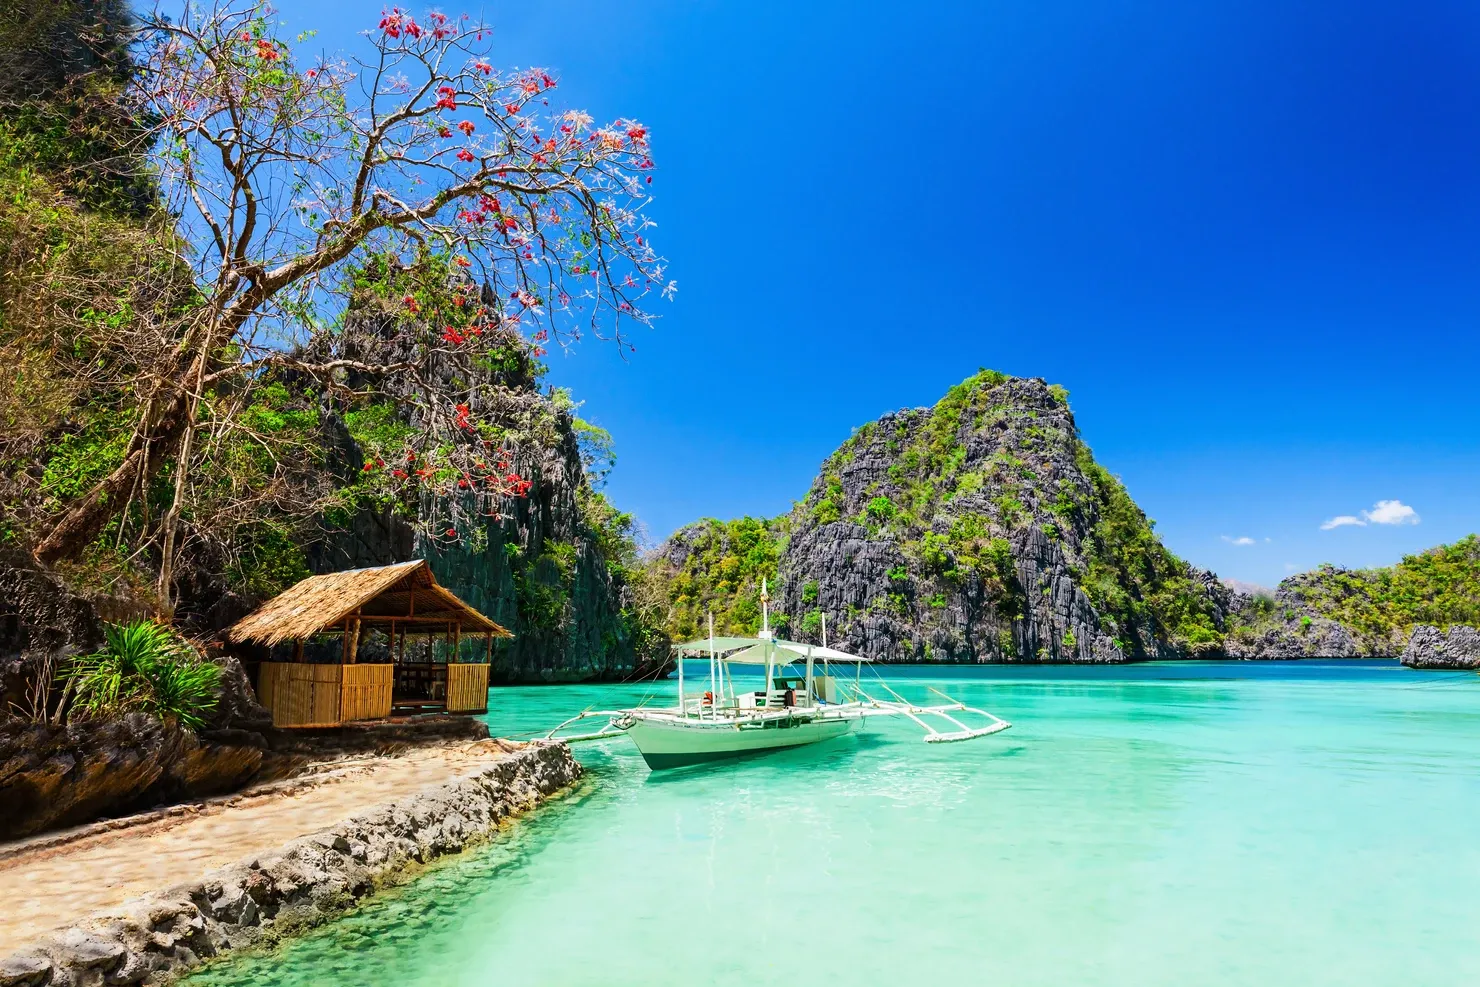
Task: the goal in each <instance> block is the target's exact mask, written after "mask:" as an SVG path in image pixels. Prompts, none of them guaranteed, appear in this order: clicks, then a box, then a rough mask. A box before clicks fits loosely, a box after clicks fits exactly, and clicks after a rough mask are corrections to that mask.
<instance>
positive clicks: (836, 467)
mask: <svg viewBox="0 0 1480 987" xmlns="http://www.w3.org/2000/svg"><path fill="white" fill-rule="evenodd" d="M647 567H648V572H649V579H650V580H651V581H652V582H653V583H654V584H655V585H656V586H657V587H659V589H660V593H661V596H662V597H663V599H665V600H666V602H667V605H668V618H667V623H666V627H665V629H666V630H667V632H668V634H670V635H671V636H673V637H674V638H679V639H682V638H692V637H695V636H698V635H700V634H701V633H702V629H703V627H704V616H705V614H706V613H707V612H713V613H714V614H715V619H716V629H717V630H719V631H721V632H722V633H735V634H743V633H753V632H754V631H755V630H756V629H757V627H758V626H759V621H760V600H759V592H760V585H761V580H762V579H763V578H764V579H766V580H768V581H769V584H770V585H771V586H772V587H773V588H774V589H773V592H774V593H775V596H776V606H775V609H774V610H773V619H775V620H777V621H779V624H780V626H781V627H782V628H783V629H784V630H785V632H786V633H787V634H789V635H791V636H793V637H797V638H799V639H801V640H819V639H820V633H821V628H822V624H823V621H824V618H825V619H826V623H827V627H828V630H829V633H830V640H831V641H832V642H837V643H839V645H840V646H842V647H846V648H848V649H850V650H854V651H857V652H859V653H862V654H865V655H867V656H868V657H870V658H873V659H874V660H877V661H906V662H908V661H943V662H1005V661H1048V662H1120V661H1143V660H1156V659H1179V658H1304V657H1378V656H1396V655H1400V654H1402V653H1403V651H1404V649H1405V647H1406V646H1407V644H1408V641H1409V639H1410V636H1411V635H1412V633H1413V631H1414V629H1415V628H1416V627H1421V626H1425V625H1433V626H1435V627H1438V628H1446V629H1447V628H1448V627H1449V626H1451V625H1475V624H1480V540H1477V538H1476V537H1475V536H1474V535H1471V536H1469V537H1467V538H1465V539H1463V540H1461V541H1459V542H1456V543H1455V544H1453V545H1448V546H1441V547H1438V548H1435V549H1432V550H1430V551H1428V552H1424V553H1420V554H1418V555H1413V556H1408V557H1406V558H1404V559H1403V560H1402V561H1401V562H1399V563H1398V564H1396V565H1394V566H1392V567H1389V568H1385V569H1370V570H1346V569H1341V568H1338V567H1335V566H1329V565H1327V566H1322V567H1321V568H1319V569H1317V570H1315V571H1314V572H1309V573H1302V574H1299V575H1296V576H1292V577H1290V578H1288V579H1286V580H1284V581H1283V582H1281V583H1280V585H1279V586H1278V587H1277V588H1276V589H1275V590H1274V591H1273V592H1272V593H1261V592H1257V591H1256V592H1252V593H1250V592H1244V591H1240V589H1235V588H1233V587H1231V586H1229V585H1227V584H1225V583H1224V582H1223V581H1221V580H1219V579H1218V578H1217V576H1215V575H1214V574H1213V573H1211V572H1208V571H1206V570H1203V569H1199V568H1197V567H1196V566H1193V565H1191V564H1189V563H1188V562H1186V561H1184V560H1182V559H1180V558H1178V557H1177V556H1176V555H1174V554H1173V553H1172V552H1171V551H1169V550H1168V549H1167V548H1166V546H1165V545H1163V544H1162V542H1161V539H1160V538H1159V537H1158V536H1157V535H1156V532H1155V522H1154V521H1152V520H1151V519H1149V518H1147V517H1146V514H1145V512H1144V511H1142V510H1141V509H1140V507H1138V506H1137V505H1136V503H1135V501H1134V500H1132V498H1131V496H1130V494H1129V493H1128V492H1127V491H1126V489H1125V487H1124V486H1123V485H1122V484H1121V482H1120V481H1119V480H1118V479H1117V478H1116V477H1115V476H1113V475H1112V474H1111V473H1110V472H1109V471H1107V470H1106V469H1105V468H1104V467H1103V466H1101V465H1100V464H1099V463H1097V462H1096V461H1095V458H1094V455H1093V453H1091V451H1090V449H1089V447H1088V446H1086V445H1085V444H1084V442H1083V441H1082V440H1081V438H1080V436H1079V430H1078V427H1077V425H1076V423H1075V421H1074V416H1073V413H1072V412H1071V410H1070V408H1069V401H1068V392H1067V391H1065V390H1064V388H1062V387H1059V386H1057V385H1052V384H1048V383H1046V382H1045V381H1044V380H1042V379H1038V378H1017V377H1009V376H1007V375H1005V374H1002V373H998V372H996V371H992V370H982V371H981V372H979V373H977V374H975V375H974V376H972V377H970V378H969V379H967V380H965V381H963V382H961V383H960V384H958V385H956V386H955V387H952V388H951V389H950V390H949V391H948V392H947V393H946V395H945V396H944V397H943V398H942V399H941V400H940V401H939V402H937V403H936V404H935V406H934V407H931V408H916V409H910V410H905V411H900V412H896V413H893V414H889V415H885V416H884V417H882V418H880V419H879V420H878V421H875V422H870V423H869V424H867V425H864V426H863V427H861V428H859V429H858V430H857V431H856V432H855V433H854V434H853V436H852V437H851V438H849V439H848V440H847V441H846V442H844V443H843V445H842V446H841V447H840V448H839V449H838V450H837V451H836V452H834V453H833V454H832V455H831V456H830V457H828V459H827V460H826V461H825V462H824V463H823V464H822V468H821V470H820V471H819V474H818V476H817V478H816V479H815V480H814V481H813V483H812V487H811V489H810V490H809V491H808V492H807V494H806V496H805V497H804V498H803V499H802V500H801V501H799V502H798V503H797V504H796V506H795V508H794V509H793V510H792V511H791V512H790V513H788V514H786V515H783V516H781V517H778V518H751V517H745V518H739V519H736V520H731V521H721V520H717V519H714V518H708V519H705V520H702V521H698V522H695V523H694V524H690V525H688V526H686V527H684V528H682V529H681V530H679V531H678V532H676V533H675V534H674V535H672V536H671V537H670V538H668V539H667V540H666V541H665V542H664V543H663V544H662V545H660V546H659V547H658V548H657V549H656V550H655V551H654V552H653V553H652V554H651V556H650V557H649V559H648V562H647Z"/></svg>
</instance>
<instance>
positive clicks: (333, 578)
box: [226, 559, 514, 647]
mask: <svg viewBox="0 0 1480 987" xmlns="http://www.w3.org/2000/svg"><path fill="white" fill-rule="evenodd" d="M356 620H358V621H359V622H360V623H362V624H394V625H397V627H398V629H400V630H401V631H402V633H410V634H418V633H421V634H440V633H443V632H444V630H445V629H446V628H447V627H448V626H449V625H452V626H456V627H458V628H459V629H460V631H461V632H462V633H470V634H491V635H492V636H494V637H513V636H514V635H513V634H511V633H509V631H508V630H506V629H505V628H503V627H500V626H499V625H498V624H496V623H494V622H493V621H492V620H489V619H488V618H487V617H485V616H483V615H482V614H481V613H479V612H478V611H477V610H474V609H473V608H472V607H470V606H468V605H467V604H466V603H464V602H463V601H462V600H459V599H458V598H457V597H456V596H455V595H454V594H453V593H452V592H451V591H449V590H447V589H446V588H444V587H442V586H439V585H437V580H436V579H435V578H434V577H433V576H432V569H431V566H429V565H427V563H426V561H425V560H424V559H413V560H412V561H410V562H399V563H397V564H395V565H383V566H375V567H374V568H370V569H350V570H348V571H346V572H331V573H326V574H325V575H322V576H309V577H308V578H307V579H305V580H303V581H302V582H299V583H297V584H296V585H294V586H293V587H292V588H290V589H288V590H286V591H284V592H283V593H280V594H279V595H277V596H275V597H273V598H272V599H271V600H268V601H267V602H266V603H265V604H263V605H262V606H261V607H260V608H259V609H258V610H256V611H254V612H253V613H251V614H249V615H248V616H246V617H243V618H242V619H241V620H239V621H237V622H236V623H235V624H233V625H232V626H231V627H230V628H228V629H227V631H226V640H228V641H231V642H233V643H235V644H264V645H267V646H269V647H270V646H272V645H274V644H281V643H283V642H284V641H301V640H303V639H305V638H309V637H313V636H314V635H315V634H322V633H324V632H326V631H332V630H343V629H345V627H346V625H347V624H348V623H350V622H352V621H356Z"/></svg>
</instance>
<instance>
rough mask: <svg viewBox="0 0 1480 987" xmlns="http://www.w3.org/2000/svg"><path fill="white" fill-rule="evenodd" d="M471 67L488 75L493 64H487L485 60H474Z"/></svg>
mask: <svg viewBox="0 0 1480 987" xmlns="http://www.w3.org/2000/svg"><path fill="white" fill-rule="evenodd" d="M473 68H474V69H476V70H477V71H479V72H482V73H483V74H484V75H488V74H489V73H491V72H492V71H493V66H492V65H489V64H488V63H487V62H475V63H474V64H473Z"/></svg>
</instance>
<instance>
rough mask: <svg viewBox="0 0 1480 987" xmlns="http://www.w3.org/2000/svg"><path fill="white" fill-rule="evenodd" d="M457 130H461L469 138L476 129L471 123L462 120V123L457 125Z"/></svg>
mask: <svg viewBox="0 0 1480 987" xmlns="http://www.w3.org/2000/svg"><path fill="white" fill-rule="evenodd" d="M457 129H458V130H461V131H462V132H463V133H464V134H467V135H469V136H471V135H472V133H473V131H474V130H475V129H476V128H475V127H474V126H473V121H471V120H464V121H463V122H462V123H460V124H458V125H457Z"/></svg>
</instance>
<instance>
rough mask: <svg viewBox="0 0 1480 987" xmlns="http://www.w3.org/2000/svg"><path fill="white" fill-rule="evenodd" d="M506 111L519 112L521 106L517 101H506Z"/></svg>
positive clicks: (510, 112)
mask: <svg viewBox="0 0 1480 987" xmlns="http://www.w3.org/2000/svg"><path fill="white" fill-rule="evenodd" d="M504 112H505V113H508V114H514V113H518V112H519V106H518V104H516V103H505V104H504Z"/></svg>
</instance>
